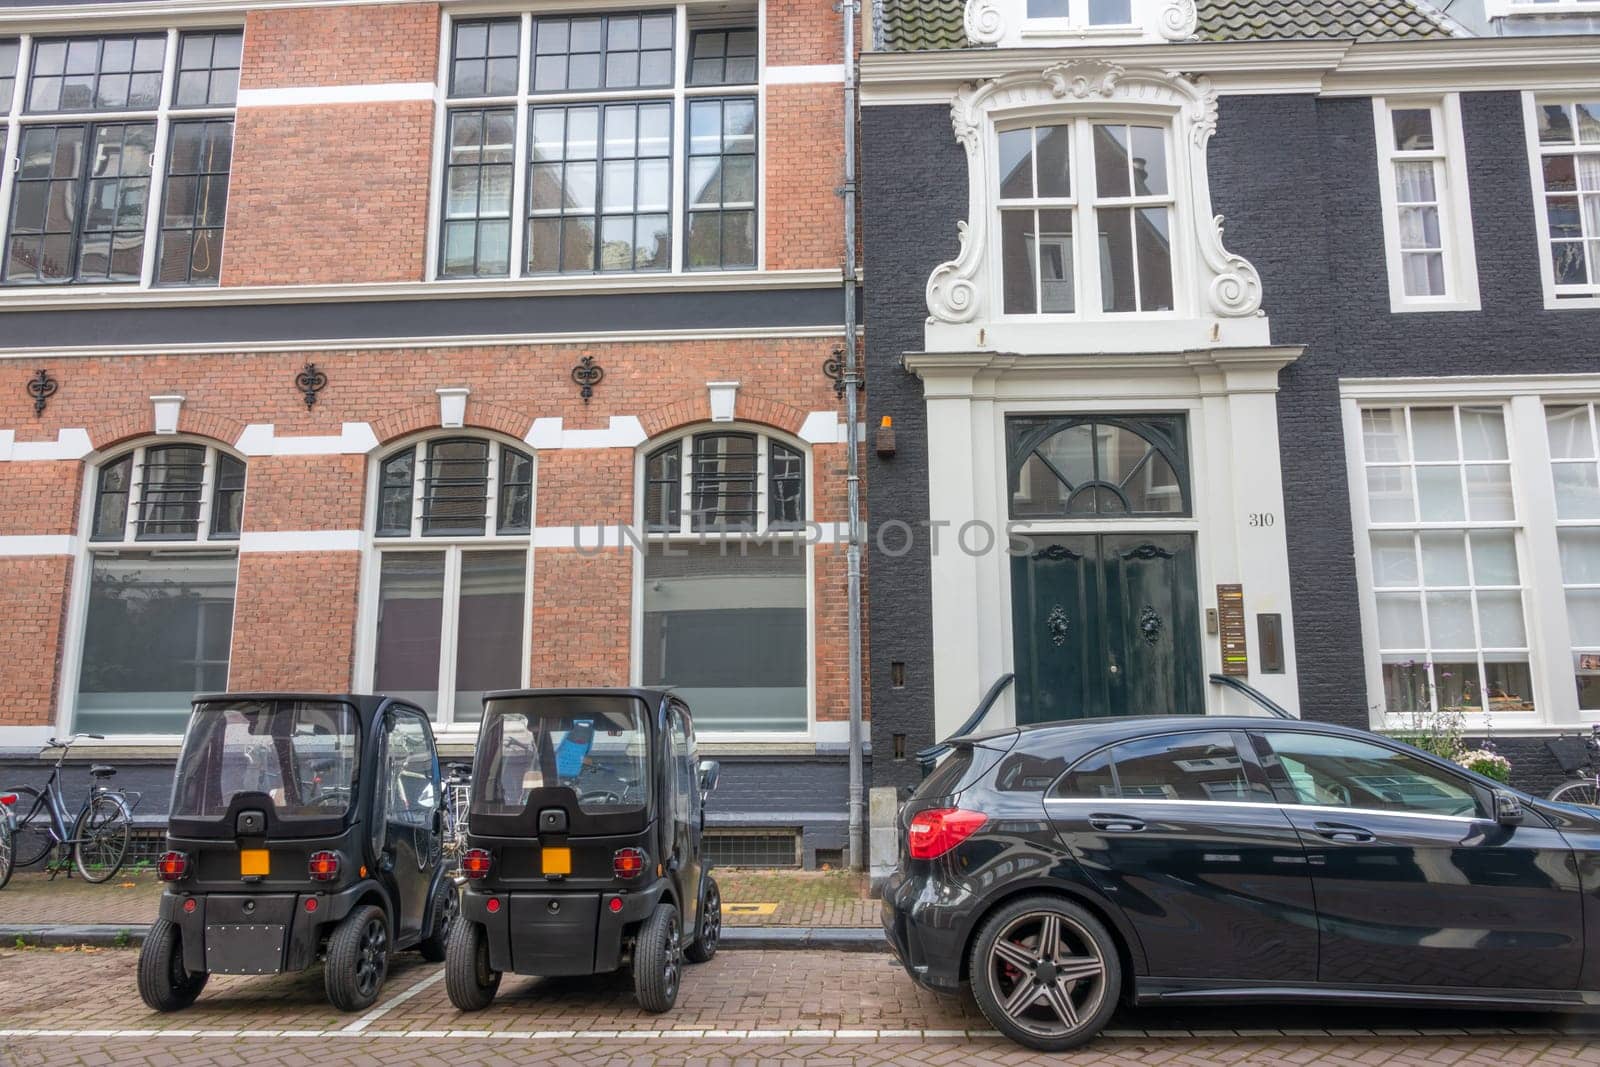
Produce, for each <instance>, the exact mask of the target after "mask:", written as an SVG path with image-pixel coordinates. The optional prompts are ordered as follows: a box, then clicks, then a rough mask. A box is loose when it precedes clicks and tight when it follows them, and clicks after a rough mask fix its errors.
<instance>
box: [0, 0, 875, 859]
mask: <svg viewBox="0 0 1600 1067" xmlns="http://www.w3.org/2000/svg"><path fill="white" fill-rule="evenodd" d="M233 7H236V8H237V10H221V11H219V8H222V9H228V8H233ZM843 81H844V66H843V27H842V24H841V16H840V15H839V14H838V13H837V12H836V11H835V10H834V8H833V5H832V4H831V3H830V2H829V0H689V2H681V3H677V4H665V5H661V4H656V5H642V4H641V5H632V4H628V3H611V2H605V3H567V4H559V3H553V2H549V0H522V2H521V3H512V2H500V0H488V2H479V3H454V2H441V3H396V2H390V0H369V2H360V0H351V2H349V3H342V4H329V3H324V2H320V0H292V2H290V0H257V2H253V3H240V4H238V5H218V4H215V3H198V2H194V3H191V2H187V0H121V2H116V3H112V4H106V3H97V4H84V5H77V4H72V3H42V2H40V3H35V4H28V3H22V4H15V3H9V2H8V3H4V4H0V140H3V144H4V153H5V154H4V166H3V168H0V174H3V175H4V177H3V179H0V228H3V231H4V237H5V245H4V250H3V255H0V357H3V361H0V381H3V382H5V383H6V384H5V386H4V389H3V390H0V398H3V399H0V619H3V620H4V622H3V623H0V664H4V666H3V667H0V679H3V685H0V692H3V694H4V699H3V700H0V761H3V764H5V765H9V766H10V767H17V766H19V765H20V766H24V767H26V766H30V765H33V760H34V759H35V757H36V754H37V752H38V749H39V747H40V746H41V745H42V743H43V742H44V740H45V739H46V738H47V737H48V736H50V735H53V734H56V735H59V734H64V733H69V732H74V731H83V732H96V733H103V734H106V735H108V738H110V740H108V742H107V745H111V746H114V752H107V751H105V750H104V749H100V750H98V751H97V752H95V753H92V754H95V755H96V756H97V757H100V758H105V757H111V758H114V759H115V761H116V762H118V763H119V765H120V766H122V767H123V779H124V781H126V779H128V778H129V777H132V778H134V779H136V780H137V779H141V778H142V779H144V780H145V785H146V786H147V800H146V803H145V804H144V806H143V807H142V809H141V814H145V815H150V814H157V815H159V813H160V811H161V810H162V809H163V807H164V803H165V789H164V788H163V787H162V785H161V784H160V780H161V779H162V778H163V777H164V776H165V775H167V774H168V773H169V768H170V765H171V760H172V758H173V756H174V755H175V745H176V742H177V737H178V735H179V733H180V732H181V730H182V725H183V721H184V712H185V707H186V704H187V701H188V698H189V696H190V695H191V694H192V693H193V692H195V691H202V690H218V689H223V688H227V689H232V690H235V691H242V690H260V689H297V690H328V691H338V690H347V689H355V690H361V691H366V690H382V691H390V692H404V693H407V694H409V695H410V696H412V697H414V698H415V699H417V700H419V701H421V702H422V703H423V704H424V705H425V706H426V707H428V709H429V710H430V711H431V712H432V713H433V716H434V719H435V722H436V727H437V729H438V731H439V733H440V734H441V736H442V737H443V738H445V739H446V741H447V742H459V743H463V744H465V743H470V741H471V739H472V736H473V730H474V726H473V724H474V721H475V718H476V709H477V708H478V707H479V705H478V699H479V696H480V694H481V693H482V692H483V691H484V690H488V689H495V688H503V687H514V686H520V685H534V686H539V685H574V684H582V685H624V684H630V683H640V684H670V685H676V686H678V687H680V688H681V689H682V690H683V691H684V692H685V693H686V694H687V695H688V696H689V698H690V701H691V706H693V707H694V708H695V710H696V713H697V715H696V721H697V726H698V729H699V733H700V736H701V740H702V742H703V747H706V748H708V749H712V750H715V751H717V752H718V753H719V754H720V755H721V757H722V758H723V760H724V766H725V771H724V775H723V780H724V788H723V791H722V792H721V793H720V794H719V796H718V808H719V811H718V814H717V817H718V818H720V819H721V820H722V822H723V823H724V824H726V825H729V826H733V827H741V828H765V829H766V830H767V831H769V836H771V837H772V840H768V841H749V842H745V844H747V845H756V844H760V845H764V846H769V847H777V848H784V847H788V848H791V849H794V848H801V847H803V851H804V853H805V857H806V859H807V860H808V861H811V862H814V861H815V860H816V851H817V849H819V848H820V849H822V850H823V853H822V858H823V859H824V860H829V859H832V858H833V856H832V853H833V851H834V850H838V849H840V848H841V847H842V846H843V845H844V819H845V814H844V813H845V804H846V796H845V793H846V788H845V749H846V744H847V729H846V720H847V718H848V711H849V708H848V662H847V660H848V655H847V647H848V646H847V642H846V633H847V622H848V616H847V601H846V568H845V547H844V544H843V541H844V537H843V535H842V530H843V523H844V520H845V517H846V482H845V478H844V468H845V464H846V452H845V445H844V440H845V427H844V421H843V418H842V415H841V412H842V404H841V403H840V401H839V399H838V397H837V395H836V393H835V389H834V382H833V380H831V379H830V378H829V377H828V376H827V375H826V374H825V373H824V363H825V362H827V361H828V360H829V359H830V357H831V356H832V355H833V354H834V353H835V352H836V351H837V350H840V349H841V346H842V344H843V337H844V326H843V323H844V306H845V303H844V279H843V277H842V274H841V267H842V263H843V257H844V224H843V210H842V206H841V205H842V201H841V199H840V197H839V195H838V190H839V187H840V185H841V182H842V158H843V145H842V142H841V138H842V130H843V128H844V106H845V104H844V92H843ZM624 528H625V529H626V532H624ZM647 535H648V536H647ZM630 537H631V538H632V540H630V539H629V538H630ZM644 540H648V541H649V546H648V547H647V548H641V547H640V546H641V541H644ZM602 541H603V548H602V545H601V543H602ZM619 541H620V542H621V545H620V547H619Z"/></svg>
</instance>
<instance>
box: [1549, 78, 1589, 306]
mask: <svg viewBox="0 0 1600 1067" xmlns="http://www.w3.org/2000/svg"><path fill="white" fill-rule="evenodd" d="M1534 116H1535V121H1536V123H1537V130H1536V132H1537V140H1538V144H1537V149H1536V153H1537V154H1536V158H1535V160H1534V175H1535V178H1536V182H1535V189H1536V191H1538V192H1539V194H1540V201H1541V202H1540V204H1539V206H1540V208H1541V210H1542V219H1541V221H1542V223H1543V226H1542V229H1543V230H1544V237H1545V240H1546V243H1547V247H1548V256H1549V260H1548V262H1549V279H1550V282H1551V284H1552V285H1553V287H1554V295H1555V296H1556V297H1561V296H1594V295H1597V294H1600V99H1589V100H1583V99H1576V100H1574V99H1570V98H1569V99H1566V100H1551V99H1546V98H1543V97H1540V98H1539V99H1538V101H1537V102H1536V103H1535V104H1534Z"/></svg>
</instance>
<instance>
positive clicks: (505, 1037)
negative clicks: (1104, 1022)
mask: <svg viewBox="0 0 1600 1067" xmlns="http://www.w3.org/2000/svg"><path fill="white" fill-rule="evenodd" d="M435 981H437V979H429V980H427V981H426V982H424V983H419V985H422V984H428V985H431V984H432V983H433V982H435ZM416 992H420V989H419V987H412V988H411V989H408V990H406V992H405V993H403V994H401V996H409V995H411V994H413V993H416ZM399 999H400V998H399V997H396V998H395V1002H398V1000H399ZM395 1002H391V1003H390V1004H389V1005H387V1006H386V1008H387V1007H393V1006H394V1004H395ZM363 1021H370V1020H364V1019H363V1020H358V1022H363ZM355 1025H356V1024H355V1023H352V1024H351V1025H350V1026H346V1027H344V1028H343V1029H339V1030H176V1029H174V1030H45V1029H0V1038H47V1037H68V1038H70V1037H116V1038H123V1039H126V1038H162V1039H168V1038H174V1037H188V1038H218V1037H227V1038H234V1039H236V1040H242V1041H250V1040H267V1039H283V1038H289V1039H296V1038H314V1039H317V1040H322V1039H326V1038H338V1037H344V1038H401V1039H406V1040H418V1039H422V1040H430V1039H431V1040H448V1041H464V1040H494V1041H551V1040H565V1041H615V1040H619V1039H621V1040H629V1039H633V1040H644V1039H654V1040H679V1041H685V1040H688V1041H702V1040H706V1041H740V1040H748V1039H752V1038H754V1039H761V1040H777V1041H783V1040H795V1039H807V1038H832V1039H835V1040H840V1041H903V1040H941V1039H953V1040H966V1041H975V1040H988V1039H992V1038H998V1037H999V1036H1000V1035H999V1033H998V1032H996V1031H994V1030H356V1029H353V1028H352V1027H354V1026H355ZM1208 1033H1216V1034H1218V1035H1227V1036H1230V1037H1236V1036H1240V1034H1239V1032H1238V1031H1233V1030H1227V1031H1220V1030H1219V1031H1208ZM1252 1033H1255V1034H1259V1035H1260V1036H1262V1037H1270V1036H1284V1035H1285V1032H1284V1031H1281V1030H1257V1031H1252ZM1302 1033H1304V1031H1302ZM1344 1035H1345V1036H1349V1037H1364V1038H1380V1037H1409V1038H1417V1037H1421V1036H1424V1035H1422V1034H1420V1033H1419V1032H1418V1031H1416V1030H1409V1029H1404V1028H1393V1029H1375V1030H1349V1031H1345V1032H1344ZM1101 1036H1102V1037H1103V1038H1109V1039H1111V1040H1119V1039H1120V1040H1142V1041H1162V1040H1185V1041H1192V1040H1196V1036H1195V1034H1194V1033H1193V1032H1191V1031H1187V1030H1178V1031H1173V1032H1171V1033H1163V1032H1161V1031H1140V1030H1107V1031H1105V1033H1103V1034H1102V1035H1101ZM1307 1036H1311V1035H1307ZM1315 1036H1320V1037H1330V1036H1333V1037H1337V1036H1340V1035H1338V1034H1330V1033H1322V1034H1317V1035H1315ZM1437 1036H1439V1037H1446V1038H1450V1037H1484V1036H1498V1037H1563V1036H1565V1037H1581V1036H1583V1035H1582V1034H1578V1033H1574V1034H1563V1033H1562V1032H1561V1031H1558V1030H1553V1029H1543V1030H1541V1029H1518V1030H1517V1031H1516V1032H1515V1033H1514V1034H1513V1033H1511V1032H1509V1031H1507V1030H1504V1029H1495V1028H1482V1029H1462V1030H1454V1029H1452V1030H1450V1031H1449V1032H1448V1033H1441V1034H1439V1035H1437Z"/></svg>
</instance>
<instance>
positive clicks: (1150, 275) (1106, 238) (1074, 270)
mask: <svg viewBox="0 0 1600 1067" xmlns="http://www.w3.org/2000/svg"><path fill="white" fill-rule="evenodd" d="M1167 134H1168V131H1167V127H1165V126H1162V125H1149V124H1143V123H1122V122H1097V121H1093V120H1089V119H1080V120H1074V121H1069V122H1062V123H1055V124H1051V125H1039V126H1022V127H1017V128H1013V129H1001V130H1000V131H999V132H998V133H997V134H996V147H997V153H996V157H997V160H998V164H999V173H998V176H997V181H998V188H997V196H996V202H997V204H998V205H999V211H1000V225H999V231H1000V261H1001V289H1002V299H1001V307H1002V311H1003V312H1004V314H1006V315H1033V314H1078V313H1082V314H1084V315H1095V314H1121V313H1127V312H1141V311H1143V312H1155V311H1171V310H1172V308H1173V284H1172V263H1173V250H1172V234H1173V227H1172V211H1173V196H1172V182H1171V180H1170V175H1169V168H1168V164H1167V158H1168V152H1167ZM1082 234H1093V235H1094V240H1093V241H1092V242H1085V241H1081V240H1074V235H1082Z"/></svg>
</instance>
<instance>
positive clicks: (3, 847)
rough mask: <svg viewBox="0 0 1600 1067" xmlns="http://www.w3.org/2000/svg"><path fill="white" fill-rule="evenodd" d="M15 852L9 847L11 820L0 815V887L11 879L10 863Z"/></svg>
mask: <svg viewBox="0 0 1600 1067" xmlns="http://www.w3.org/2000/svg"><path fill="white" fill-rule="evenodd" d="M15 858H16V853H15V852H14V851H13V850H12V848H11V820H10V818H8V817H6V816H4V815H0V889H4V888H5V887H6V883H7V882H9V881H11V864H12V861H13V860H14V859H15Z"/></svg>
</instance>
